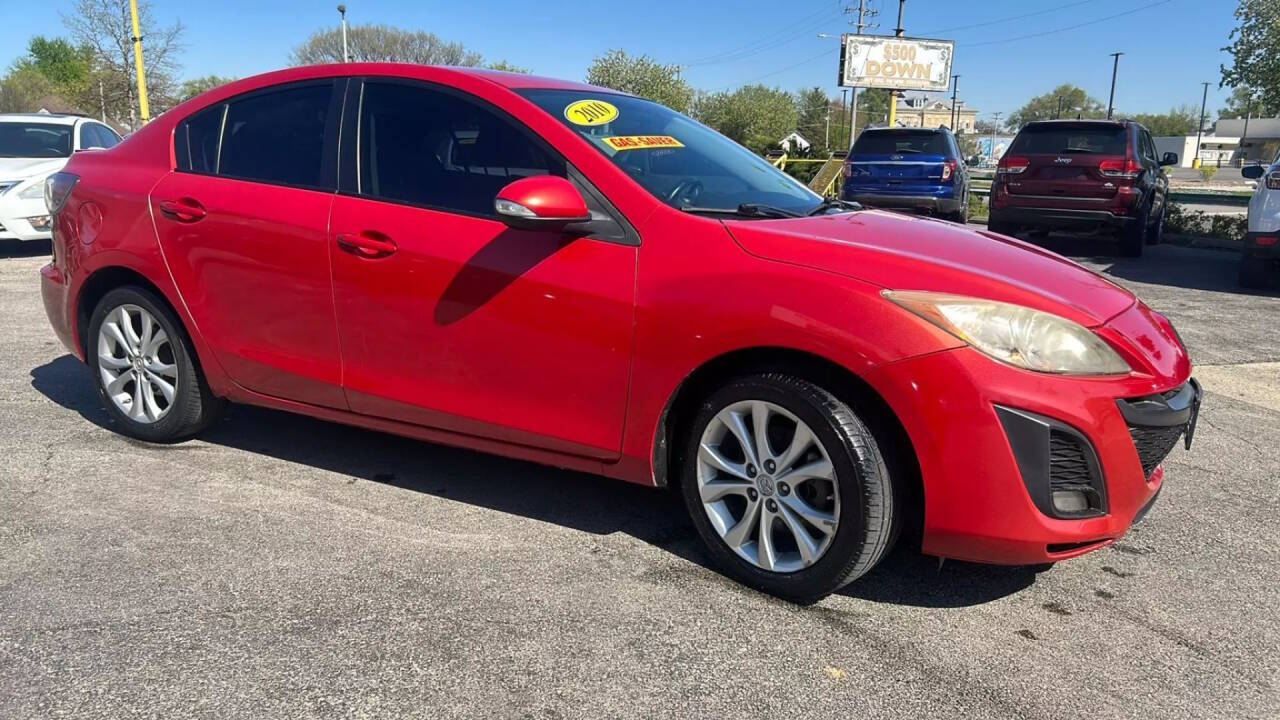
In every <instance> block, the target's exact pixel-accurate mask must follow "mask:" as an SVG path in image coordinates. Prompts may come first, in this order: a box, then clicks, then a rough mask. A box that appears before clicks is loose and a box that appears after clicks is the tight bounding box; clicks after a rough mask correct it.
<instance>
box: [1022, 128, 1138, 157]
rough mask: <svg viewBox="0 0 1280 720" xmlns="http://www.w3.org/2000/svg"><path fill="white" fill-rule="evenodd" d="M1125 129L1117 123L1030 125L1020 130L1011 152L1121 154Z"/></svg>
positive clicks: (1030, 153) (1024, 153)
mask: <svg viewBox="0 0 1280 720" xmlns="http://www.w3.org/2000/svg"><path fill="white" fill-rule="evenodd" d="M1124 146H1125V129H1124V127H1123V126H1120V125H1092V126H1089V125H1075V126H1072V125H1065V126H1064V125H1038V126H1037V125H1031V126H1028V127H1025V128H1023V129H1022V132H1020V133H1018V137H1016V138H1014V141H1013V146H1012V147H1010V148H1009V154H1010V155H1064V154H1068V153H1085V154H1091V155H1124Z"/></svg>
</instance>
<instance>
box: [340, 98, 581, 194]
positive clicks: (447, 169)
mask: <svg viewBox="0 0 1280 720" xmlns="http://www.w3.org/2000/svg"><path fill="white" fill-rule="evenodd" d="M359 168H360V194H362V195H367V196H370V197H375V198H381V199H386V200H393V201H397V202H404V203H409V204H413V205H424V206H428V207H432V208H438V209H441V210H446V211H454V212H461V213H466V214H471V215H490V216H491V215H494V214H495V212H494V209H493V201H494V198H495V197H497V195H498V191H499V190H501V189H502V188H503V187H504V186H505V185H507V184H508V183H510V182H512V181H514V180H518V179H520V178H526V177H532V176H535V175H547V174H552V175H559V176H561V177H564V176H565V173H566V168H565V163H564V161H563V160H561V159H560V158H559V157H558V156H554V155H552V154H551V153H549V152H548V151H546V150H544V149H543V147H542V146H541V145H540V144H538V143H536V142H535V141H534V140H533V139H532V138H531V137H530V136H529V134H528V133H527V132H524V131H522V130H520V129H519V128H517V127H516V126H515V125H513V124H512V122H511V121H508V120H507V119H505V118H503V117H500V116H499V115H497V114H496V113H494V112H493V111H490V110H488V109H486V108H484V107H482V106H480V105H478V104H476V103H472V102H468V101H466V100H463V99H461V98H459V97H457V96H455V95H453V94H450V93H446V92H441V91H439V90H433V89H430V88H427V87H423V86H419V85H411V84H402V83H387V82H376V81H370V82H366V83H365V86H364V92H363V94H362V97H361V102H360V140H359Z"/></svg>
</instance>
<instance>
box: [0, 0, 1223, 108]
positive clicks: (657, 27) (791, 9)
mask: <svg viewBox="0 0 1280 720" xmlns="http://www.w3.org/2000/svg"><path fill="white" fill-rule="evenodd" d="M345 1H346V5H347V8H348V10H347V16H348V19H349V20H350V21H351V22H353V23H361V22H380V23H387V24H392V25H398V26H400V27H405V28H411V29H422V30H427V31H430V32H433V33H435V34H437V35H439V36H441V37H442V38H445V39H447V40H452V41H458V42H461V43H463V44H464V45H466V46H467V47H468V48H469V49H472V50H476V51H478V52H480V53H482V54H483V55H484V56H485V58H486V59H489V60H499V59H505V60H508V61H510V62H513V63H515V64H517V65H522V66H525V67H529V68H532V69H533V70H534V71H535V72H537V73H538V74H541V75H550V76H555V77H564V78H571V79H580V78H582V77H583V76H584V75H585V73H586V68H587V66H588V65H589V64H590V63H591V60H592V58H594V57H595V56H597V55H600V54H602V53H604V52H606V51H608V50H610V49H612V48H623V49H625V50H627V51H628V52H631V53H646V54H649V55H652V56H653V57H655V58H657V59H658V60H660V61H663V62H668V63H674V64H680V65H687V66H688V69H687V70H686V71H685V77H686V78H687V79H688V80H689V81H690V82H691V83H693V84H694V85H695V86H696V87H699V88H701V89H705V90H719V89H725V88H731V87H736V86H737V85H739V84H742V83H748V82H761V83H765V84H770V85H778V86H781V87H783V88H786V89H788V90H794V89H799V88H801V87H811V86H814V85H819V86H822V87H826V88H828V89H829V90H830V92H831V93H832V94H833V95H837V96H838V94H839V89H838V88H837V87H836V86H835V78H836V73H837V64H838V44H839V43H838V41H837V40H836V39H834V38H828V39H823V38H819V37H817V35H818V33H820V32H825V33H830V34H832V35H834V36H838V35H839V33H841V32H848V31H850V28H849V21H850V20H851V19H852V16H850V15H844V14H842V13H841V10H842V8H843V7H844V6H845V5H847V4H852V5H855V6H856V5H857V0H844V2H835V1H834V0H785V1H781V0H701V1H693V0H641V1H640V2H636V3H633V4H623V3H618V2H610V3H592V2H584V1H583V0H538V2H529V1H528V0H524V1H522V2H518V1H515V0H485V1H478V0H460V1H459V0H453V1H452V2H441V1H438V0H345ZM73 4H74V3H73V0H41V2H29V1H26V0H0V17H3V18H4V22H3V23H0V63H3V64H5V65H7V64H8V63H9V62H11V61H12V60H13V59H14V58H16V57H17V56H18V55H19V54H21V52H22V48H24V47H25V45H26V42H27V39H28V38H29V37H30V36H32V35H36V34H44V35H58V34H61V33H62V32H63V27H62V22H61V18H60V13H63V12H67V11H69V10H70V8H71V6H72V5H73ZM869 4H870V5H871V6H873V7H875V8H876V9H878V10H880V16H879V17H878V18H876V20H875V21H876V22H879V23H880V27H879V28H878V29H873V30H869V31H868V32H871V33H875V34H892V32H893V28H894V26H895V25H896V18H897V8H898V3H897V2H896V0H870V2H869ZM153 5H154V7H155V13H156V16H157V17H158V19H159V20H161V21H162V22H164V23H166V24H167V23H171V22H173V21H174V20H181V21H182V23H183V24H184V25H185V26H186V35H185V43H186V51H185V53H184V54H183V56H182V62H183V77H194V76H199V75H207V74H218V75H231V76H244V75H251V74H254V73H258V72H263V71H266V70H271V69H275V68H279V67H281V66H283V65H284V64H285V63H286V59H287V57H288V54H289V51H290V49H291V48H293V47H294V46H295V45H297V44H298V43H299V42H301V41H302V40H304V39H305V38H306V37H307V35H308V34H310V33H311V32H312V31H314V30H316V29H317V28H320V27H321V26H325V25H336V23H337V22H338V13H337V11H336V10H335V7H336V5H337V0H333V1H332V2H331V1H329V0H325V1H323V2H321V1H319V0H255V1H246V0H219V1H218V2H189V1H186V0H184V1H181V2H180V1H178V0H153ZM1234 6H1235V3H1234V2H1233V0H1208V1H1207V2H1206V1H1205V0H979V1H977V2H975V1H973V0H970V1H968V2H963V1H961V2H957V1H955V0H908V2H907V4H906V11H905V16H904V22H903V25H904V27H905V28H906V34H907V35H911V36H916V37H942V38H948V39H953V40H955V41H956V43H957V45H956V64H955V69H954V72H956V73H959V74H960V75H961V76H962V77H961V79H960V97H961V99H963V100H965V103H966V107H974V108H977V109H978V110H979V111H980V112H981V113H982V114H983V115H984V116H985V115H986V114H988V113H990V112H992V111H997V110H998V111H1001V112H1004V113H1006V114H1007V113H1008V112H1009V111H1011V110H1014V109H1015V108H1017V107H1018V106H1020V105H1021V104H1022V103H1023V102H1024V101H1025V100H1026V99H1027V98H1029V97H1031V96H1033V95H1038V94H1041V93H1044V92H1047V91H1048V90H1050V89H1052V88H1053V87H1054V86H1056V85H1058V84H1060V83H1063V82H1072V83H1075V84H1077V85H1080V86H1082V87H1084V88H1085V89H1086V90H1087V91H1089V93H1090V94H1092V95H1094V96H1095V97H1098V98H1100V99H1102V100H1103V101H1104V102H1105V101H1106V97H1107V93H1108V90H1109V88H1110V82H1111V58H1110V57H1109V56H1108V55H1109V53H1112V52H1117V51H1122V52H1124V53H1126V54H1125V56H1124V57H1123V58H1121V60H1120V77H1119V85H1118V88H1117V91H1116V106H1117V107H1119V108H1122V109H1123V110H1126V111H1129V112H1160V111H1164V110H1167V109H1169V108H1170V107H1171V106H1173V105H1180V104H1193V105H1196V106H1198V105H1199V103H1200V93H1201V86H1200V83H1201V82H1203V81H1212V82H1213V85H1212V86H1211V87H1210V90H1209V107H1210V109H1211V111H1212V110H1216V109H1217V108H1219V107H1221V105H1222V104H1223V102H1224V100H1225V97H1226V95H1227V91H1225V90H1219V89H1218V88H1217V82H1218V80H1219V77H1220V75H1219V71H1218V66H1219V64H1221V63H1223V62H1226V61H1227V56H1226V54H1225V53H1222V52H1220V51H1219V48H1221V47H1222V46H1224V45H1226V44H1227V35H1228V33H1229V32H1230V31H1231V29H1232V27H1234V18H1233V16H1232V11H1233V9H1234ZM1131 11H1132V12H1131ZM1120 13H1128V14H1125V15H1123V16H1120V17H1112V16H1116V15H1118V14H1120ZM1008 18H1013V19H1008ZM1107 18H1111V19H1107ZM1095 21H1097V22H1095ZM1074 26H1080V27H1074ZM1024 36H1031V37H1025V39H1018V38H1023V37H1024Z"/></svg>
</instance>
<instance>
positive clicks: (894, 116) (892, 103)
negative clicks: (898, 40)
mask: <svg viewBox="0 0 1280 720" xmlns="http://www.w3.org/2000/svg"><path fill="white" fill-rule="evenodd" d="M906 4H907V0H898V27H897V28H895V29H894V31H893V36H894V37H902V34H903V32H904V30H903V29H902V10H903V8H904V7H906ZM897 123H898V91H897V90H890V91H889V127H893V126H894V125H896V124H897Z"/></svg>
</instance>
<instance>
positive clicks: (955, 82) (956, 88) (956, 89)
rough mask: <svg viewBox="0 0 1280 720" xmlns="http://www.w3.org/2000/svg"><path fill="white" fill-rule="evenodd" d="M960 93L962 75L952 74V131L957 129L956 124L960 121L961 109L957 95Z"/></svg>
mask: <svg viewBox="0 0 1280 720" xmlns="http://www.w3.org/2000/svg"><path fill="white" fill-rule="evenodd" d="M959 93H960V76H959V75H952V76H951V132H955V131H956V124H957V123H959V122H960V120H959V118H960V115H959V114H958V113H959V110H958V109H957V108H956V97H957V95H958V94H959Z"/></svg>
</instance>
